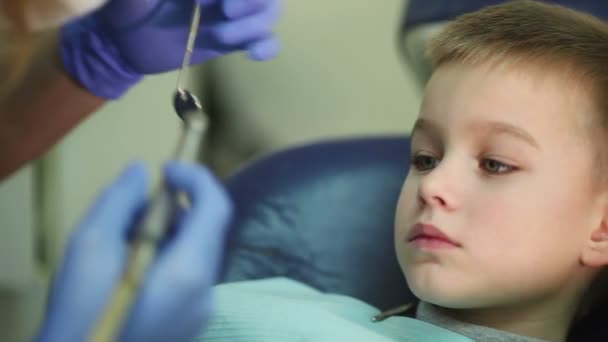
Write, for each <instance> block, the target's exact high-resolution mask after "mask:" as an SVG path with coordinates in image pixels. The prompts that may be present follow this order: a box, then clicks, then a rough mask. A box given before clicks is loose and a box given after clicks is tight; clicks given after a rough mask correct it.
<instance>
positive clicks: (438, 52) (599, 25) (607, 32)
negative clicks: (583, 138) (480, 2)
mask: <svg viewBox="0 0 608 342" xmlns="http://www.w3.org/2000/svg"><path fill="white" fill-rule="evenodd" d="M427 54H428V55H429V57H430V59H431V62H432V64H433V67H434V68H437V67H439V66H440V65H442V64H444V63H447V62H460V63H465V64H471V65H476V64H481V63H485V62H489V63H500V62H502V61H510V62H524V63H532V64H531V65H535V64H534V63H537V64H538V65H542V66H544V67H545V70H551V69H547V68H551V67H557V68H559V69H558V70H560V72H561V73H565V74H567V75H569V76H574V78H575V79H577V80H580V81H581V82H582V83H581V84H582V85H584V86H586V88H585V89H589V94H590V98H591V100H592V103H593V104H594V105H595V108H594V109H595V110H596V112H597V115H595V117H591V118H590V121H589V123H590V125H591V127H593V128H594V131H593V132H592V133H594V134H592V136H594V137H595V138H597V139H593V140H595V141H594V143H595V144H596V146H598V148H597V149H596V153H597V154H598V155H597V157H598V158H596V159H597V160H599V161H600V164H601V165H599V166H600V167H598V168H597V169H598V170H602V171H598V172H599V176H600V179H602V180H604V181H608V179H604V178H606V177H605V176H604V173H605V172H604V171H606V170H608V168H606V167H608V156H607V155H606V152H605V151H604V148H603V146H605V144H606V141H605V140H603V139H605V136H606V135H607V134H606V133H607V132H608V24H607V23H605V22H603V21H602V20H600V19H598V18H596V17H594V16H592V15H589V14H586V13H582V12H578V11H575V10H572V9H568V8H566V7H562V6H559V5H554V4H548V3H543V2H540V1H531V0H521V1H510V2H506V3H502V4H499V5H494V6H488V7H485V8H482V9H480V10H478V11H476V12H472V13H467V14H464V15H462V16H460V17H459V18H457V19H456V20H454V21H452V22H450V23H449V24H448V25H446V27H445V29H444V30H443V31H442V32H441V33H439V34H438V35H437V36H436V37H434V38H433V39H432V40H431V41H430V42H429V45H428V48H427ZM597 127H600V128H603V129H601V130H597V129H596V128H597Z"/></svg>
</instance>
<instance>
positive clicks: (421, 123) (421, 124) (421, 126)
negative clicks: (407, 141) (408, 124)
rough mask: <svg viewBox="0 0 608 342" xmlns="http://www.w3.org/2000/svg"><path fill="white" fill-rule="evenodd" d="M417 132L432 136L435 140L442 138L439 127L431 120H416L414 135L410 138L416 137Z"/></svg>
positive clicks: (413, 129) (411, 134)
mask: <svg viewBox="0 0 608 342" xmlns="http://www.w3.org/2000/svg"><path fill="white" fill-rule="evenodd" d="M416 132H425V133H427V134H429V135H431V136H432V137H433V138H437V137H439V136H440V134H439V128H438V127H437V125H436V124H435V123H434V122H433V121H431V120H427V119H422V118H418V120H416V123H414V127H413V128H412V133H410V136H411V137H414V135H415V134H416Z"/></svg>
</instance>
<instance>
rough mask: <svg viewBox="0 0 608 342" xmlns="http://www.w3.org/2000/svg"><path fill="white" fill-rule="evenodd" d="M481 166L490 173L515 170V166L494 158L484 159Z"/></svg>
mask: <svg viewBox="0 0 608 342" xmlns="http://www.w3.org/2000/svg"><path fill="white" fill-rule="evenodd" d="M481 168H482V169H484V171H486V172H488V173H490V174H504V173H508V172H511V171H513V170H515V167H513V166H511V165H508V164H505V163H502V162H499V161H498V160H494V159H488V158H486V159H482V160H481Z"/></svg>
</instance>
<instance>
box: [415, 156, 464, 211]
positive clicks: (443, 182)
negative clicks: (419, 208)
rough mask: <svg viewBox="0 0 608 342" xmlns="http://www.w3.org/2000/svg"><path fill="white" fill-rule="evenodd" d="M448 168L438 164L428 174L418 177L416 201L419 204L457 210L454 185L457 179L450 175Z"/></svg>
mask: <svg viewBox="0 0 608 342" xmlns="http://www.w3.org/2000/svg"><path fill="white" fill-rule="evenodd" d="M450 173H451V172H450V171H449V169H448V167H446V165H445V164H443V163H440V164H439V165H438V166H437V167H436V168H435V169H433V170H431V171H430V172H429V173H427V174H425V175H421V176H420V182H419V184H418V199H419V201H420V203H421V204H422V205H423V206H424V205H428V206H431V207H433V208H437V209H443V210H455V209H457V208H458V198H457V195H456V189H455V188H456V183H458V177H456V175H455V174H453V173H452V174H450Z"/></svg>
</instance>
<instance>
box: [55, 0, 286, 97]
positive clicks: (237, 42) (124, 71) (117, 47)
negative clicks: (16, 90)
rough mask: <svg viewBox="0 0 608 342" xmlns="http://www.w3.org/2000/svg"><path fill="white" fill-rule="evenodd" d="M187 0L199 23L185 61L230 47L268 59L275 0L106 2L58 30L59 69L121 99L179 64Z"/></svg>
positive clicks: (277, 9)
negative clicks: (139, 83) (144, 77)
mask: <svg viewBox="0 0 608 342" xmlns="http://www.w3.org/2000/svg"><path fill="white" fill-rule="evenodd" d="M194 1H197V2H199V3H200V4H201V6H202V8H201V10H202V11H201V24H200V27H199V35H198V39H197V42H196V49H195V50H194V54H193V58H192V63H194V64H198V63H202V62H205V61H207V60H209V59H211V58H214V57H217V56H221V55H224V54H227V53H230V52H234V51H241V50H242V51H247V52H248V54H249V56H250V58H252V59H254V60H265V59H269V58H272V57H273V56H274V55H276V54H277V52H278V43H277V41H276V39H275V37H274V36H273V33H272V29H273V27H274V25H275V23H276V21H277V20H278V18H279V16H280V13H281V1H282V0H146V1H141V0H109V1H108V3H107V4H106V5H105V6H104V7H102V8H101V9H99V10H97V11H96V12H94V13H92V14H91V15H88V16H86V17H83V18H81V19H78V20H76V21H73V22H71V23H69V24H67V25H65V27H64V28H63V30H62V36H61V49H62V58H63V62H64V65H65V68H66V70H67V71H68V73H69V74H70V75H72V77H74V78H75V79H76V80H78V81H79V82H80V83H81V84H82V85H83V86H84V87H85V88H86V89H88V90H89V91H90V92H91V93H93V94H95V95H97V96H100V97H102V98H107V99H114V98H118V97H120V96H121V95H122V94H123V93H124V92H126V91H127V90H128V89H129V88H130V87H131V86H132V85H134V84H135V83H136V82H137V81H138V80H139V79H140V78H141V76H142V75H145V74H154V73H160V72H164V71H169V70H174V69H177V68H178V67H180V66H181V62H182V59H183V56H184V51H185V47H186V42H187V37H188V32H189V26H190V19H191V14H192V9H193V6H194Z"/></svg>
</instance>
